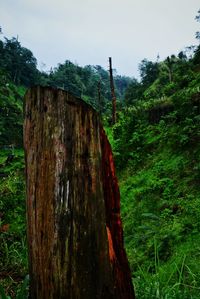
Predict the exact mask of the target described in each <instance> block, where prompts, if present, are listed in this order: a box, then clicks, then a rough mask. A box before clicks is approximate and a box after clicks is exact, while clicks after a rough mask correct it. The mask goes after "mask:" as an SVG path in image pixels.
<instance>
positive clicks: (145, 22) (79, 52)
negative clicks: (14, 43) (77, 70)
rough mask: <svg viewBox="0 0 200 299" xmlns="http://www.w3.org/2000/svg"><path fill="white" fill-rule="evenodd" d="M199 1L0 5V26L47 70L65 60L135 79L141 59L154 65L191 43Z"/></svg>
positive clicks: (69, 0)
mask: <svg viewBox="0 0 200 299" xmlns="http://www.w3.org/2000/svg"><path fill="white" fill-rule="evenodd" d="M199 9H200V2H199V0H168V1H166V0H0V26H1V27H2V30H3V34H4V35H5V36H6V37H9V38H10V37H12V36H15V37H16V36H17V35H18V36H19V41H20V42H21V44H22V45H23V46H25V47H27V48H29V49H30V50H31V51H32V52H33V54H34V56H35V57H36V58H37V60H38V67H39V68H41V67H42V64H43V63H45V64H46V69H45V70H48V69H49V68H50V67H51V66H52V67H55V66H56V65H57V63H63V62H64V61H65V60H67V59H68V60H71V61H72V62H77V63H78V64H80V65H87V64H91V65H97V64H99V65H101V66H103V67H104V68H107V67H108V57H109V56H112V59H113V67H114V68H116V69H117V72H118V74H120V75H129V76H136V77H137V76H138V64H139V63H140V61H141V60H142V59H143V58H147V59H149V60H153V61H155V60H156V57H157V55H158V54H159V56H160V58H161V59H164V58H166V57H167V56H168V55H171V54H178V53H179V52H180V51H181V50H182V49H183V48H184V47H186V46H190V45H193V44H196V43H197V41H196V40H195V32H196V31H198V30H199V31H200V28H199V27H200V23H197V22H196V21H195V16H196V14H197V11H198V10H199Z"/></svg>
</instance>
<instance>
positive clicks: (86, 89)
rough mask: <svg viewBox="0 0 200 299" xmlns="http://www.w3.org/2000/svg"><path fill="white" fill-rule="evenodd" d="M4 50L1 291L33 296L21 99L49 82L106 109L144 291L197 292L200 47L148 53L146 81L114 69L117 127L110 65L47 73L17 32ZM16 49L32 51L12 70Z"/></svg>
mask: <svg viewBox="0 0 200 299" xmlns="http://www.w3.org/2000/svg"><path fill="white" fill-rule="evenodd" d="M197 21H199V15H198V16H197ZM197 37H199V33H197ZM1 51H3V53H4V54H3V55H4V56H1V55H0V57H4V58H3V59H0V83H1V84H0V147H1V150H0V178H1V179H0V269H1V270H0V284H1V287H0V297H2V298H9V297H8V296H11V297H12V298H15V297H16V296H17V297H16V298H18V299H23V298H26V296H27V285H28V278H27V274H28V267H27V249H26V247H27V246H26V232H25V188H24V159H23V150H22V122H23V116H22V110H23V109H22V106H23V103H22V98H23V95H24V93H25V90H26V87H28V86H30V85H32V84H33V83H34V84H38V83H40V84H42V85H49V86H54V87H60V88H64V89H66V90H69V91H70V92H72V93H74V94H76V95H78V96H81V97H82V98H83V99H84V100H85V101H87V102H89V103H90V104H92V105H93V106H94V107H96V108H97V109H98V110H100V111H101V112H102V116H103V121H104V124H105V127H106V130H107V134H108V136H109V139H110V142H111V144H112V148H113V152H114V156H115V162H116V167H117V173H118V177H119V183H120V190H121V213H122V218H123V224H124V238H125V245H126V249H127V253H128V257H129V262H130V266H131V270H132V274H133V282H134V285H135V290H136V295H137V298H138V299H143V298H144V299H145V298H146V299H150V298H152V299H153V298H159V299H175V298H176V299H179V298H183V299H190V298H191V299H198V298H199V292H200V273H199V268H200V259H199V255H200V222H199V219H200V145H199V144H200V143H199V142H200V73H199V70H200V46H197V47H196V48H195V49H194V50H193V52H191V49H189V48H186V50H184V51H182V52H180V53H179V54H178V56H175V55H171V56H170V57H167V58H166V59H165V60H164V61H159V60H157V61H156V62H152V61H148V60H146V59H144V60H143V61H142V62H141V64H140V66H139V69H140V74H141V81H138V80H136V79H130V78H127V77H120V76H115V84H116V87H117V96H118V99H119V102H118V121H117V123H116V124H115V125H114V126H113V127H110V121H111V103H110V91H109V77H108V72H107V71H106V70H104V69H103V68H101V67H100V66H86V67H84V68H82V67H80V66H78V65H75V64H73V63H71V62H70V61H66V62H65V63H64V64H60V65H59V66H58V67H57V68H55V69H53V70H52V71H51V72H50V73H48V74H47V73H41V72H39V71H38V70H37V68H36V60H35V59H34V57H33V55H32V53H31V52H30V51H29V50H27V49H25V48H23V47H21V45H20V43H19V42H18V41H17V40H16V39H12V40H8V39H6V40H5V41H4V42H1V43H0V53H2V52H1ZM17 51H18V52H17ZM17 53H21V54H20V57H22V58H23V57H25V53H27V55H28V54H29V55H28V57H29V59H27V61H25V60H23V59H22V58H21V59H22V60H20V59H18V60H16V61H18V65H17V66H15V67H14V66H13V67H12V65H13V64H12V63H13V62H12V61H13V60H12V59H14V58H12V57H17V55H18V54H17ZM9 55H10V56H9ZM6 57H7V58H6ZM21 65H23V68H22V69H23V72H24V73H23V72H21V73H20V72H17V71H16V72H15V73H14V72H13V68H15V70H17V67H19V69H20V68H21ZM26 67H27V69H26ZM30 68H31V72H30ZM26 70H28V72H29V73H30V74H31V75H30V77H29V76H26V75H25V74H26ZM25 78H26V80H25ZM99 82H100V85H101V102H99V99H98V84H99ZM24 279H25V280H24ZM23 281H24V282H23Z"/></svg>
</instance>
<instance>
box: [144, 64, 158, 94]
mask: <svg viewBox="0 0 200 299" xmlns="http://www.w3.org/2000/svg"><path fill="white" fill-rule="evenodd" d="M139 71H140V76H141V83H142V84H143V86H144V87H145V88H147V87H148V86H150V85H151V84H152V83H153V82H154V81H155V80H156V79H157V77H158V74H159V67H158V63H157V62H152V61H149V60H147V59H143V60H142V61H141V63H140V64H139Z"/></svg>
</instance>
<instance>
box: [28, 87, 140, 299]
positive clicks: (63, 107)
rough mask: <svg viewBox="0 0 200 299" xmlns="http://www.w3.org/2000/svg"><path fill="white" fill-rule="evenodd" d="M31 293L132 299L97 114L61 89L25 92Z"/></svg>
mask: <svg viewBox="0 0 200 299" xmlns="http://www.w3.org/2000/svg"><path fill="white" fill-rule="evenodd" d="M25 103H26V104H25V124H24V146H25V154H26V174H27V219H28V244H29V265H30V279H31V285H30V293H31V298H32V299H133V298H134V292H133V287H132V283H131V275H130V270H129V266H128V261H127V258H126V254H125V251H124V247H123V233H122V224H121V219H120V204H119V199H120V196H119V189H118V184H117V179H116V176H115V170H114V164H113V157H112V152H111V148H110V145H109V143H108V140H107V138H106V135H105V133H104V131H103V128H102V126H101V125H100V122H99V118H98V115H97V113H96V112H95V111H94V110H93V109H92V108H91V107H90V106H88V105H87V104H85V103H84V102H83V101H82V100H80V99H77V98H75V97H73V96H72V95H70V94H69V93H67V92H65V91H63V90H54V89H52V88H42V87H34V88H32V89H30V90H29V91H28V92H27V94H26V96H25Z"/></svg>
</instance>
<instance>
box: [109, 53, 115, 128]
mask: <svg viewBox="0 0 200 299" xmlns="http://www.w3.org/2000/svg"><path fill="white" fill-rule="evenodd" d="M109 72H110V90H111V95H112V123H113V124H115V123H116V101H117V99H116V95H115V86H114V80H113V69H112V58H111V57H109Z"/></svg>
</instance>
